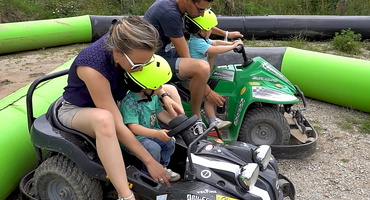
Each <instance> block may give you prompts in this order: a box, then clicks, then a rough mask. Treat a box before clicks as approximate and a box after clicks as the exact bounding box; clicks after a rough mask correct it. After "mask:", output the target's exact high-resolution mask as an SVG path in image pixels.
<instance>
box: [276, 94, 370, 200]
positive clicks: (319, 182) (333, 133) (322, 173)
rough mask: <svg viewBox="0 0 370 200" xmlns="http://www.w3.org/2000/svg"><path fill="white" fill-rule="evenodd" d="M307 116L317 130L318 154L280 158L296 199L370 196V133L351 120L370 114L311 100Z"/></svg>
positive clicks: (360, 197) (368, 197) (369, 116)
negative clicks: (291, 183) (363, 130)
mask: <svg viewBox="0 0 370 200" xmlns="http://www.w3.org/2000/svg"><path fill="white" fill-rule="evenodd" d="M308 105H309V107H308V109H307V110H306V111H304V116H305V117H306V118H307V120H308V121H309V122H310V123H311V125H312V126H314V128H315V129H316V131H317V132H318V135H319V138H318V140H317V141H318V143H317V150H316V153H315V154H314V155H312V156H310V157H307V158H304V159H294V160H278V162H279V167H280V172H281V173H282V174H284V175H286V176H287V177H289V178H290V179H291V180H292V181H293V183H294V185H295V187H296V192H297V199H307V200H308V199H310V200H313V199H358V200H359V199H370V188H369V184H370V178H369V176H368V174H369V173H370V155H369V153H368V150H369V147H370V133H361V132H360V131H359V128H358V125H353V124H352V123H350V122H351V121H357V120H359V121H361V120H362V119H367V120H368V121H369V119H370V114H369V113H364V112H360V111H356V110H351V109H349V108H344V107H340V106H337V105H333V104H329V103H325V102H322V101H317V100H314V99H308Z"/></svg>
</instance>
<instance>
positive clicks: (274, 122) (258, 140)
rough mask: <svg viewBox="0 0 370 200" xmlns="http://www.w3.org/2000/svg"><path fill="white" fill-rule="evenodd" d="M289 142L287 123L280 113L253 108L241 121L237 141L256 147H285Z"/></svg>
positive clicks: (274, 110)
mask: <svg viewBox="0 0 370 200" xmlns="http://www.w3.org/2000/svg"><path fill="white" fill-rule="evenodd" d="M289 140H290V128H289V124H288V121H287V120H286V118H285V117H284V115H283V114H282V113H280V112H279V111H278V110H276V109H274V108H270V107H260V108H254V109H252V110H250V111H248V112H247V113H246V114H245V116H244V119H243V122H242V125H241V127H240V132H239V141H243V142H247V143H252V144H256V145H262V144H266V145H272V144H275V145H286V144H289Z"/></svg>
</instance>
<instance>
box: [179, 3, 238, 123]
mask: <svg viewBox="0 0 370 200" xmlns="http://www.w3.org/2000/svg"><path fill="white" fill-rule="evenodd" d="M217 23H218V22H217V17H216V15H215V14H214V13H213V12H212V11H211V10H210V9H207V10H206V11H205V12H204V15H203V16H199V17H196V18H191V17H189V16H188V15H186V16H185V27H186V29H187V30H188V31H189V32H190V33H191V35H190V38H189V40H188V45H189V52H190V56H191V57H192V58H197V59H203V60H205V61H208V62H209V65H210V67H211V71H212V69H213V67H214V65H215V60H216V56H217V54H220V53H225V52H228V51H230V50H233V49H234V48H235V47H236V46H237V45H238V44H243V42H242V41H241V40H235V41H233V42H228V41H223V40H211V39H209V36H210V35H211V33H212V30H211V29H212V28H213V27H215V26H216V25H217ZM206 98H207V94H206ZM204 111H205V113H206V116H207V118H208V124H209V125H210V126H213V125H215V126H216V127H217V128H219V129H223V128H227V127H229V126H230V125H231V122H230V121H223V120H221V119H219V118H218V117H216V114H215V105H213V104H211V103H210V102H209V101H207V100H206V101H205V102H204Z"/></svg>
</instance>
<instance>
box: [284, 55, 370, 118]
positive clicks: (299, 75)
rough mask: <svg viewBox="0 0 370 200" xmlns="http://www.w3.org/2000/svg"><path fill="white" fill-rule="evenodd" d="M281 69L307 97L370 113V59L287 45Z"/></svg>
mask: <svg viewBox="0 0 370 200" xmlns="http://www.w3.org/2000/svg"><path fill="white" fill-rule="evenodd" d="M281 72H282V73H283V74H284V75H285V76H286V77H287V78H288V79H289V80H290V81H291V82H292V83H293V84H295V85H298V86H299V87H300V88H301V90H302V91H303V92H304V94H305V96H307V97H312V98H315V99H318V100H322V101H325V102H329V103H333V104H337V105H342V106H346V107H349V108H354V109H357V110H362V111H365V112H370V103H369V102H370V92H368V87H369V86H370V78H369V77H370V61H367V60H361V59H355V58H348V57H343V56H335V55H331V54H325V53H319V52H313V51H306V50H300V49H295V48H287V50H286V51H285V54H284V57H283V62H282V67H281Z"/></svg>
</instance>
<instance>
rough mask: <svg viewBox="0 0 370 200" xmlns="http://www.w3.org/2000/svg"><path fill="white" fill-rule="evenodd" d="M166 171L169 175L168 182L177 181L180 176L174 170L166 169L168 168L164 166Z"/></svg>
mask: <svg viewBox="0 0 370 200" xmlns="http://www.w3.org/2000/svg"><path fill="white" fill-rule="evenodd" d="M164 169H165V170H166V171H167V173H168V174H169V175H170V177H171V178H170V182H175V181H178V180H180V178H181V176H180V174H178V173H176V172H174V171H172V170H171V169H168V168H166V167H165V168H164Z"/></svg>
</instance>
